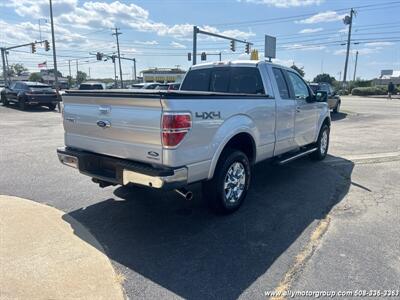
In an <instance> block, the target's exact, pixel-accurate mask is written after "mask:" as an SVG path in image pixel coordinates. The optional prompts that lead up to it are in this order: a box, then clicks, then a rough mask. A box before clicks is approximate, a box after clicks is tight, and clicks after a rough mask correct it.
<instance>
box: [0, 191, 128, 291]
mask: <svg viewBox="0 0 400 300" xmlns="http://www.w3.org/2000/svg"><path fill="white" fill-rule="evenodd" d="M63 216H64V218H65V215H64V213H63V212H62V211H59V210H57V209H55V208H52V207H49V206H46V205H43V204H39V203H37V202H33V201H29V200H26V199H21V198H16V197H11V196H1V195H0V299H124V294H123V291H122V288H121V284H120V283H121V282H120V281H122V278H121V276H117V274H116V273H115V272H114V269H113V267H112V265H111V263H110V261H109V259H108V257H107V256H106V255H105V254H104V251H103V250H102V247H101V246H100V244H99V243H98V242H97V241H95V239H94V238H93V236H92V235H91V234H90V233H89V232H88V231H87V230H86V229H85V228H84V227H83V226H82V225H81V224H79V223H78V222H76V221H75V220H70V219H68V222H66V221H64V220H63V218H62V217H63ZM71 224H73V227H74V230H75V231H76V230H79V231H80V232H79V236H81V237H82V236H84V237H85V240H86V241H90V243H88V242H86V241H84V240H82V239H81V238H79V237H78V235H77V234H75V233H74V230H73V229H72V228H71ZM93 245H94V246H93Z"/></svg>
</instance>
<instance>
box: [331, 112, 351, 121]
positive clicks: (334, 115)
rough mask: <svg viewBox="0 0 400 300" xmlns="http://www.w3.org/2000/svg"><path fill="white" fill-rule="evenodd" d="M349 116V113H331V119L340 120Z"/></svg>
mask: <svg viewBox="0 0 400 300" xmlns="http://www.w3.org/2000/svg"><path fill="white" fill-rule="evenodd" d="M345 118H347V113H344V112H338V113H331V120H332V121H340V120H343V119H345Z"/></svg>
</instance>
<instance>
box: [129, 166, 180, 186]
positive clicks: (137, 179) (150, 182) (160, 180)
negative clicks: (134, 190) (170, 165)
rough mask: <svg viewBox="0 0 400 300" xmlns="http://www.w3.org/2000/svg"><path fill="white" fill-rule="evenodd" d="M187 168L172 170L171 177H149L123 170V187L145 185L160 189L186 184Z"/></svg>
mask: <svg viewBox="0 0 400 300" xmlns="http://www.w3.org/2000/svg"><path fill="white" fill-rule="evenodd" d="M187 173H188V172H187V168H180V169H176V170H174V174H173V175H169V176H150V175H146V174H142V173H138V172H135V171H131V170H127V169H124V170H123V171H122V174H123V177H122V178H123V182H122V183H123V185H127V184H129V183H133V184H139V185H145V186H148V187H152V188H156V189H161V188H164V187H166V186H171V185H175V184H176V183H179V182H181V183H186V182H187V176H188V174H187Z"/></svg>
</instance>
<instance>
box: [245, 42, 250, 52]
mask: <svg viewBox="0 0 400 300" xmlns="http://www.w3.org/2000/svg"><path fill="white" fill-rule="evenodd" d="M246 53H247V54H250V44H249V43H246Z"/></svg>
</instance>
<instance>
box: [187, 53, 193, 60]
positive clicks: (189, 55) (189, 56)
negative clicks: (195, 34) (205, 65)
mask: <svg viewBox="0 0 400 300" xmlns="http://www.w3.org/2000/svg"><path fill="white" fill-rule="evenodd" d="M191 60H192V53H191V52H188V61H191Z"/></svg>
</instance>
